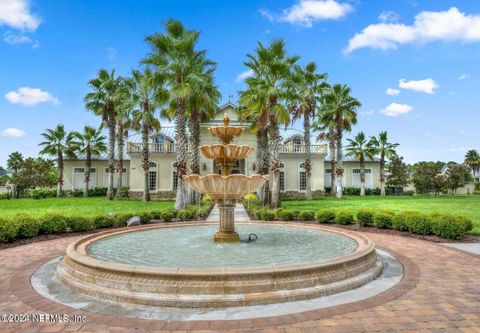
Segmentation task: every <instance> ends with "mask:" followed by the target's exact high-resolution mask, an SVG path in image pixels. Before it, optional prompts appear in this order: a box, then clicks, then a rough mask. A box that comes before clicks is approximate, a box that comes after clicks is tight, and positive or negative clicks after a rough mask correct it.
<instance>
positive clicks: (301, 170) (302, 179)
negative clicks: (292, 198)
mask: <svg viewBox="0 0 480 333" xmlns="http://www.w3.org/2000/svg"><path fill="white" fill-rule="evenodd" d="M298 189H299V190H300V191H305V190H306V189H307V175H306V174H305V162H303V163H300V165H299V166H298Z"/></svg>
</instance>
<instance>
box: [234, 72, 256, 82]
mask: <svg viewBox="0 0 480 333" xmlns="http://www.w3.org/2000/svg"><path fill="white" fill-rule="evenodd" d="M251 76H253V70H251V69H249V70H248V71H245V72H242V73H240V74H238V75H237V79H236V80H235V81H236V82H238V83H240V82H243V80H245V79H246V78H249V77H251Z"/></svg>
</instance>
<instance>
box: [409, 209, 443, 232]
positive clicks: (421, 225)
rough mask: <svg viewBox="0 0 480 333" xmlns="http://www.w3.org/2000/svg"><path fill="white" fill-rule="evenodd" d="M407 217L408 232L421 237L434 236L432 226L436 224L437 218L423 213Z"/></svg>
mask: <svg viewBox="0 0 480 333" xmlns="http://www.w3.org/2000/svg"><path fill="white" fill-rule="evenodd" d="M405 216H406V218H405V222H406V224H407V226H408V231H410V232H411V233H413V234H419V235H431V234H432V225H433V224H434V223H436V219H435V218H433V217H431V216H428V215H426V214H422V213H410V214H407V215H405Z"/></svg>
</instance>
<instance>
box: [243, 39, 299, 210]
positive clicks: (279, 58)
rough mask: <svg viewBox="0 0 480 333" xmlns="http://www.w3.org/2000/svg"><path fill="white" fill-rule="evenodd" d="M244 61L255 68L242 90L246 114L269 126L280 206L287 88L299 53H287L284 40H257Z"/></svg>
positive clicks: (274, 190) (288, 99) (274, 184)
mask: <svg viewBox="0 0 480 333" xmlns="http://www.w3.org/2000/svg"><path fill="white" fill-rule="evenodd" d="M247 58H248V61H246V62H245V63H244V64H245V66H247V67H249V68H250V69H251V70H252V73H253V76H252V77H249V78H247V79H246V80H245V81H246V83H247V89H246V90H245V91H242V92H241V93H240V104H241V106H242V112H244V113H245V115H244V116H245V117H247V118H248V117H251V118H255V119H256V122H257V125H258V126H259V128H266V129H267V130H268V139H269V146H270V151H269V153H270V168H271V177H272V197H271V198H272V203H271V205H272V208H277V207H279V206H280V159H279V153H280V143H281V137H280V129H279V126H280V125H287V124H289V123H290V114H289V109H288V105H291V102H292V96H291V95H290V94H289V93H290V91H289V89H288V83H289V80H291V78H292V69H293V65H294V64H295V63H296V62H297V60H298V59H299V56H287V51H286V48H285V42H284V41H283V40H274V41H272V42H271V43H270V44H269V45H268V46H264V45H263V44H262V43H260V42H259V43H258V46H257V48H256V49H255V53H254V54H247Z"/></svg>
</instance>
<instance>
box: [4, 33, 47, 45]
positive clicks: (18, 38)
mask: <svg viewBox="0 0 480 333" xmlns="http://www.w3.org/2000/svg"><path fill="white" fill-rule="evenodd" d="M3 40H4V41H5V42H7V43H8V44H11V45H19V44H32V48H34V49H36V48H38V47H40V43H39V42H38V41H37V40H33V39H31V38H30V37H29V36H27V35H24V34H20V35H17V34H14V33H12V32H11V31H7V32H6V33H4V34H3Z"/></svg>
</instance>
